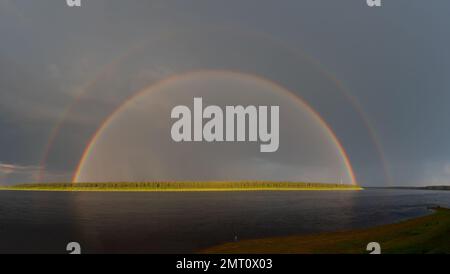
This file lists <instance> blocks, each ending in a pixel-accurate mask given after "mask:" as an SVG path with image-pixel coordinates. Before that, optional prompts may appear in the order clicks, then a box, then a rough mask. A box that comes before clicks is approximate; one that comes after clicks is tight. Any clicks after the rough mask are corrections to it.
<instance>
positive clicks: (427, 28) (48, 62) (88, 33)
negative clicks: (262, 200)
mask: <svg viewBox="0 0 450 274" xmlns="http://www.w3.org/2000/svg"><path fill="white" fill-rule="evenodd" d="M82 2H83V7H81V8H68V7H67V6H66V5H65V1H63V0H61V1H57V0H41V1H28V0H0V184H12V183H17V182H29V181H37V180H39V179H42V178H39V169H40V166H41V165H44V168H45V177H44V179H45V180H46V181H67V180H70V179H71V177H72V175H73V173H74V171H75V168H76V165H77V164H78V162H79V161H80V159H81V156H82V152H83V151H84V149H85V147H86V146H87V144H88V142H89V140H90V139H91V137H92V135H93V133H94V132H95V131H96V130H97V129H98V127H99V126H100V124H101V122H102V121H103V120H104V119H105V118H106V117H108V116H109V114H110V113H112V112H113V111H114V109H116V108H117V107H118V106H119V105H121V103H122V102H123V101H124V100H125V99H126V98H128V97H129V96H130V95H132V94H134V93H135V92H137V91H138V90H139V89H141V88H143V87H146V86H148V85H150V84H152V83H154V82H156V81H158V80H160V79H163V78H164V77H167V76H170V75H174V74H178V73H183V72H188V71H192V70H199V69H224V70H233V71H242V72H246V73H249V74H252V75H258V76H261V77H264V78H266V79H268V80H271V81H274V82H277V83H279V84H281V85H282V86H284V87H286V88H288V89H289V90H291V91H292V92H294V93H295V94H297V95H298V96H300V97H302V98H304V99H305V100H306V101H307V102H308V103H309V104H310V105H311V106H312V107H313V108H314V109H315V110H316V111H317V112H318V113H319V114H320V115H321V116H322V117H323V118H324V119H325V120H326V122H327V123H328V124H329V125H330V127H331V128H332V129H333V131H334V132H335V133H336V135H337V137H338V138H339V140H340V141H341V143H342V144H343V146H344V148H345V150H346V151H347V153H348V154H349V157H350V161H351V164H352V165H353V167H354V169H355V173H356V176H357V179H358V181H359V182H360V183H361V184H363V185H378V186H381V185H386V184H388V183H389V184H391V185H427V184H450V146H449V144H448V143H449V140H450V118H449V117H450V107H449V103H450V77H448V75H449V74H450V30H449V28H448V26H450V17H449V16H448V14H449V12H450V2H449V1H446V0H434V1H424V0H396V1H387V0H385V1H384V6H383V7H382V8H369V7H367V6H366V4H365V1H364V0H342V1H331V0H305V1H300V0H292V1H287V0H282V1H263V0H254V1H250V0H248V1H237V0H236V1H234V0H231V1H206V0H205V1H188V0H180V1H170V0H163V1H142V0H130V1H122V0H84V1H83V0H82ZM74 102H77V103H74ZM62 117H65V119H64V120H63V122H62V123H61V125H62V126H61V127H59V130H58V131H55V130H54V129H55V126H56V125H58V124H59V122H60V121H61V119H62ZM281 123H283V121H281ZM52 132H55V133H57V134H55V135H54V136H55V138H53V139H52V138H51V136H52ZM51 139H52V140H54V141H53V142H52V145H51V146H50V149H49V151H48V157H46V156H45V155H46V148H47V147H48V142H49V140H51Z"/></svg>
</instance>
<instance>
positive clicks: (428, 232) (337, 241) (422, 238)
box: [199, 208, 450, 254]
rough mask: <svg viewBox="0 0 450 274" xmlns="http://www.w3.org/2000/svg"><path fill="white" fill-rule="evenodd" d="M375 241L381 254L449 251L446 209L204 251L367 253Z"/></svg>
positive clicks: (449, 224)
mask: <svg viewBox="0 0 450 274" xmlns="http://www.w3.org/2000/svg"><path fill="white" fill-rule="evenodd" d="M370 242H378V243H380V245H381V250H382V253H384V254H426V253H431V254H433V253H438V254H441V253H444V254H450V209H445V208H436V209H435V211H434V213H433V214H431V215H427V216H424V217H419V218H415V219H411V220H407V221H403V222H399V223H395V224H389V225H383V226H377V227H373V228H368V229H359V230H352V231H343V232H330V233H319V234H313V235H304V236H288V237H275V238H265V239H254V240H244V241H240V242H233V243H225V244H222V245H218V246H214V247H211V248H208V249H205V250H201V251H200V252H199V253H207V254H280V253H281V254H367V253H369V252H368V251H366V246H367V244H368V243H370Z"/></svg>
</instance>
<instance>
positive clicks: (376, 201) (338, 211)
mask: <svg viewBox="0 0 450 274" xmlns="http://www.w3.org/2000/svg"><path fill="white" fill-rule="evenodd" d="M432 205H441V206H446V207H450V192H445V191H419V190H365V191H359V192H353V191H350V192H340V191H336V192H315V191H308V192H199V193H80V192H78V193H77V192H74V193H61V192H7V191H0V253H5V252H18V253H23V252H33V253H35V252H43V253H48V252H51V253H54V252H62V253H66V251H65V247H66V245H67V243H68V242H71V241H76V242H79V243H80V244H81V245H82V249H83V252H84V253H90V252H92V253H96V252H127V253H129V252H145V253H185V252H195V250H198V249H201V248H205V247H209V246H211V245H216V244H220V243H223V242H229V241H233V240H234V238H235V236H237V238H238V239H249V238H260V237H269V236H284V235H292V234H307V233H314V232H322V231H336V230H346V229H353V228H362V227H369V226H373V225H380V224H387V223H392V222H396V221H399V220H404V219H408V218H413V217H417V216H421V215H425V214H428V213H429V210H428V209H427V207H428V206H432Z"/></svg>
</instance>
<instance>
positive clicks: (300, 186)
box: [0, 181, 362, 192]
mask: <svg viewBox="0 0 450 274" xmlns="http://www.w3.org/2000/svg"><path fill="white" fill-rule="evenodd" d="M1 190H3V191H59V192H65V191H66V192H70V191H74V192H197V191H198V192H210V191H218V192H219V191H355V190H362V188H361V187H359V186H357V185H341V184H321V183H301V182H256V181H254V182H253V181H248V182H247V181H245V182H142V183H55V184H23V185H16V186H11V187H0V191H1Z"/></svg>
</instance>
